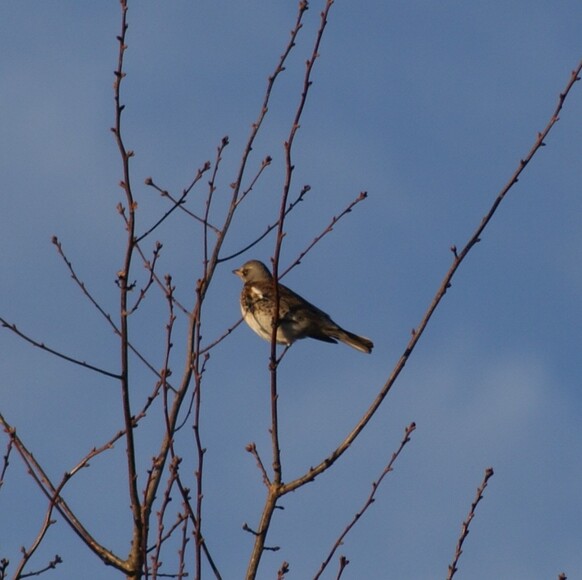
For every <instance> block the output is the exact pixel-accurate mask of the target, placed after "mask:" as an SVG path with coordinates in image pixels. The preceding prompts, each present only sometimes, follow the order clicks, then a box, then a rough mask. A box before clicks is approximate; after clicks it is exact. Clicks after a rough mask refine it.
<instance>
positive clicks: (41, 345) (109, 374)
mask: <svg viewBox="0 0 582 580" xmlns="http://www.w3.org/2000/svg"><path fill="white" fill-rule="evenodd" d="M0 324H1V325H2V326H3V327H4V328H7V329H8V330H10V331H12V332H13V333H14V334H16V335H17V336H19V337H20V338H22V339H23V340H24V341H26V342H28V343H29V344H32V346H36V347H37V348H40V349H41V350H44V351H46V352H48V353H50V354H53V355H55V356H56V357H58V358H62V359H63V360H66V361H68V362H70V363H73V364H76V365H79V366H80V367H83V368H86V369H89V370H91V371H95V372H97V373H99V374H101V375H105V376H106V377H111V378H113V379H121V375H119V374H117V373H112V372H111V371H107V370H105V369H102V368H100V367H96V366H95V365H92V364H90V363H88V362H86V361H84V360H80V359H77V358H74V357H72V356H69V355H67V354H64V353H62V352H60V351H58V350H55V349H54V348H51V347H50V346H47V345H46V344H45V343H44V342H38V341H37V340H35V339H34V338H31V337H30V336H28V335H27V334H25V333H24V332H22V331H21V330H19V329H18V327H17V326H16V324H13V323H10V322H8V321H7V320H6V319H4V318H2V317H1V316H0Z"/></svg>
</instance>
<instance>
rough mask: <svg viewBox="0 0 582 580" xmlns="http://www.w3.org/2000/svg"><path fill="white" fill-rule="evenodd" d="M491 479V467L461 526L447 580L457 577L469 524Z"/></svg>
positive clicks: (486, 472)
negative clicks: (456, 573)
mask: <svg viewBox="0 0 582 580" xmlns="http://www.w3.org/2000/svg"><path fill="white" fill-rule="evenodd" d="M491 477H493V469H492V468H491V467H488V468H487V469H486V470H485V475H484V477H483V481H482V482H481V485H480V486H479V487H478V488H477V495H476V496H475V499H474V500H473V503H472V504H471V509H470V510H469V515H468V516H467V519H466V520H465V521H464V522H463V525H462V526H461V534H460V535H459V540H458V542H457V548H456V550H455V556H454V557H453V562H452V563H451V564H450V565H449V573H448V574H447V580H452V578H453V576H454V575H455V572H456V571H457V570H458V568H457V564H458V563H459V558H460V557H461V554H462V553H463V543H464V542H465V540H466V539H467V536H468V535H469V524H470V523H471V520H472V519H473V518H474V517H475V510H476V509H477V506H478V505H479V502H480V501H481V500H482V499H483V493H484V492H485V488H486V487H487V482H488V481H489V479H490V478H491Z"/></svg>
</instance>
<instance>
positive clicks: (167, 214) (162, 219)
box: [135, 161, 210, 244]
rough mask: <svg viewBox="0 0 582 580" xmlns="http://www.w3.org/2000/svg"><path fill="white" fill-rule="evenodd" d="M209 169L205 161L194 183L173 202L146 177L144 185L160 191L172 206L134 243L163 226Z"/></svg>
mask: <svg viewBox="0 0 582 580" xmlns="http://www.w3.org/2000/svg"><path fill="white" fill-rule="evenodd" d="M209 169H210V163H209V162H208V161H207V162H206V163H205V164H204V165H203V166H202V168H200V169H198V172H197V174H196V177H195V178H194V181H193V182H192V184H191V185H190V187H188V188H186V189H185V190H184V191H183V192H182V195H181V196H180V197H179V198H178V199H177V200H174V199H172V198H171V196H170V194H169V193H168V192H167V191H162V190H159V189H158V187H157V186H156V185H154V182H153V181H152V178H151V177H148V178H147V179H146V180H145V184H146V185H150V186H152V187H154V188H155V189H158V191H160V193H161V194H162V196H163V197H167V198H169V199H171V200H172V202H173V205H172V207H171V208H170V209H169V210H167V211H166V212H165V213H164V215H162V217H160V218H159V219H158V221H156V223H155V224H154V225H153V226H151V227H150V228H149V229H148V230H146V231H145V232H144V233H143V234H141V236H138V237H137V238H136V239H135V243H136V244H138V243H139V242H141V241H143V240H144V238H146V237H147V236H149V235H150V234H151V233H152V232H153V231H154V230H156V229H157V228H158V227H159V226H160V225H161V224H163V223H164V222H165V221H166V220H167V219H168V218H169V217H170V215H172V213H173V212H174V210H175V209H176V208H178V207H181V206H182V205H183V204H184V203H185V202H186V198H187V197H188V194H189V193H190V191H191V190H192V188H193V187H194V185H196V183H198V181H200V179H202V176H203V175H204V173H206V172H207V171H208V170H209Z"/></svg>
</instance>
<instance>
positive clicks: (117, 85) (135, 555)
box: [112, 0, 147, 571]
mask: <svg viewBox="0 0 582 580" xmlns="http://www.w3.org/2000/svg"><path fill="white" fill-rule="evenodd" d="M120 5H121V34H120V35H119V36H118V37H117V40H118V41H119V54H118V61H117V68H116V70H115V82H114V84H113V89H114V100H115V126H114V127H113V129H112V131H113V134H114V135H115V141H116V143H117V147H118V149H119V153H120V155H121V161H122V166H123V179H122V181H121V182H120V185H121V188H122V189H123V191H124V194H125V201H126V208H123V207H122V206H121V204H120V205H119V206H118V207H119V211H120V213H121V214H122V216H123V217H124V220H125V225H126V230H127V245H126V248H125V256H124V260H123V267H122V269H121V270H120V271H119V272H118V274H117V283H118V286H119V293H120V313H119V316H120V339H121V397H122V404H123V419H124V423H125V439H126V452H127V472H128V484H129V497H130V504H131V511H132V515H133V538H132V545H131V553H130V556H129V561H130V563H131V566H132V567H133V569H134V570H136V571H137V570H140V569H141V567H142V563H143V561H144V557H145V550H146V541H145V536H144V524H145V522H143V521H142V514H141V503H140V499H139V494H138V489H137V470H136V464H135V441H134V432H133V427H134V420H133V417H132V414H131V403H130V398H129V328H128V294H129V292H130V290H131V289H132V284H130V283H129V275H130V270H131V260H132V257H133V252H134V248H135V210H136V207H137V205H136V203H135V200H134V197H133V193H132V189H131V181H130V171H129V160H130V158H131V157H132V156H133V151H131V150H128V149H127V148H126V147H125V143H124V141H123V138H122V134H121V115H122V112H123V109H124V108H125V105H123V104H122V103H121V82H122V80H123V78H124V77H125V72H124V70H123V62H124V56H125V51H126V49H127V45H126V43H125V39H126V33H127V27H128V25H127V0H120ZM146 535H147V532H146Z"/></svg>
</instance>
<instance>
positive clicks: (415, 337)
mask: <svg viewBox="0 0 582 580" xmlns="http://www.w3.org/2000/svg"><path fill="white" fill-rule="evenodd" d="M581 70H582V61H581V62H580V63H579V64H578V67H577V68H576V70H574V71H573V72H572V74H571V76H570V79H569V80H568V83H567V85H566V88H565V89H564V91H563V92H562V93H560V97H559V100H558V105H557V106H556V108H555V110H554V112H553V113H552V116H551V117H550V120H549V122H548V124H547V125H546V127H545V128H544V130H543V131H542V132H541V133H538V135H537V137H536V140H535V142H534V144H533V145H532V147H531V149H530V151H529V153H528V154H527V156H526V157H525V159H522V160H521V161H520V162H519V165H518V168H517V169H516V170H515V172H514V174H513V175H512V176H511V177H510V179H509V181H508V182H507V184H506V185H505V186H504V187H503V188H502V189H501V191H500V192H499V194H498V195H497V197H496V198H495V200H494V202H493V205H492V206H491V208H490V210H489V211H488V212H487V214H486V215H485V217H484V218H483V219H482V220H481V222H480V224H479V226H478V227H477V229H476V230H475V232H474V233H473V235H472V236H471V237H470V238H469V240H468V241H467V243H466V244H465V246H464V247H463V249H462V250H461V251H460V252H457V251H456V247H455V249H454V250H455V251H454V252H453V255H454V260H453V263H452V265H451V267H450V268H449V270H448V271H447V273H446V274H445V277H444V279H443V281H442V282H441V285H440V287H439V288H438V290H437V292H436V294H435V296H434V297H433V299H432V301H431V303H430V305H429V307H428V309H427V311H426V312H425V314H424V316H423V318H422V320H421V322H420V324H419V325H418V327H417V328H415V329H414V331H413V333H412V337H411V338H410V341H409V342H408V344H407V346H406V348H405V349H404V352H403V354H402V355H401V357H400V359H399V360H398V362H397V363H396V366H395V367H394V369H393V370H392V372H391V374H390V376H389V377H388V380H387V381H386V383H385V384H384V386H383V387H382V389H381V390H380V392H379V393H378V395H377V396H376V398H375V399H374V401H373V402H372V404H371V405H370V407H369V408H368V410H367V411H366V413H365V414H364V415H363V417H362V418H361V419H360V421H359V422H358V423H357V425H356V426H355V427H354V428H353V429H352V431H351V432H350V433H349V434H348V436H347V437H346V438H345V439H344V440H343V441H342V442H341V443H340V445H339V446H338V447H337V448H336V449H335V450H334V451H333V452H332V453H331V454H330V455H329V456H328V457H327V458H325V459H324V460H323V461H322V462H321V463H320V464H319V465H317V466H316V467H314V468H312V469H310V470H309V471H308V472H307V473H306V474H304V475H302V476H300V477H298V478H297V479H295V480H294V481H290V482H289V483H286V484H285V485H284V486H283V488H282V489H281V494H285V493H289V492H290V491H295V490H296V489H297V488H298V487H300V486H302V485H305V484H306V483H308V482H310V481H313V480H314V479H315V478H316V477H317V476H318V475H320V474H321V473H323V472H324V471H325V470H327V469H329V468H330V467H331V466H332V465H333V464H334V463H335V462H336V461H337V460H338V459H339V458H340V457H341V456H342V455H343V454H344V453H345V452H346V451H347V450H348V449H349V447H350V446H351V444H352V443H353V442H354V440H355V439H356V438H357V437H358V435H359V434H360V433H361V432H362V430H363V429H364V427H365V426H366V425H367V424H368V422H369V421H370V419H371V418H372V416H373V415H374V413H375V412H376V411H377V410H378V408H379V407H380V405H381V404H382V402H383V401H384V399H385V398H386V395H387V394H388V393H389V391H390V389H391V388H392V386H393V385H394V383H395V382H396V379H397V378H398V376H399V375H400V373H401V372H402V369H403V368H404V366H405V365H406V363H407V361H408V359H409V357H410V355H411V354H412V352H413V350H414V348H415V347H416V345H417V344H418V341H419V340H420V337H421V336H422V334H423V333H424V331H425V329H426V327H427V325H428V323H429V321H430V319H431V317H432V315H433V314H434V312H435V310H436V309H437V307H438V306H439V304H440V302H441V300H442V299H443V297H444V295H445V294H446V292H447V290H448V289H449V288H450V287H451V282H452V279H453V277H454V276H455V273H456V272H457V270H458V268H459V266H460V265H461V264H462V262H463V261H464V259H465V258H466V257H467V255H468V254H469V252H470V251H471V249H472V248H473V246H475V244H477V243H478V242H479V241H480V240H481V235H482V234H483V231H484V230H485V228H486V227H487V224H488V223H489V222H490V220H491V218H492V217H493V215H494V214H495V212H496V210H497V208H498V207H499V204H500V203H501V202H502V201H503V199H504V198H505V196H506V195H507V193H508V192H509V190H510V189H511V188H512V187H513V186H514V185H515V184H516V183H517V181H518V177H519V176H520V175H521V172H522V171H523V170H524V168H525V166H526V165H527V164H528V163H529V162H530V161H531V159H532V158H533V157H534V155H535V154H536V153H537V152H538V151H539V149H540V148H541V147H542V146H543V145H544V139H545V138H546V137H547V135H548V134H549V132H550V131H551V129H552V127H553V126H554V125H555V124H556V122H557V121H558V118H559V117H558V115H559V113H560V111H561V110H562V106H563V104H564V102H565V100H566V97H567V96H568V95H569V93H570V91H571V89H572V87H573V86H574V84H575V83H576V82H577V81H578V80H580V79H579V75H580V71H581Z"/></svg>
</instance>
